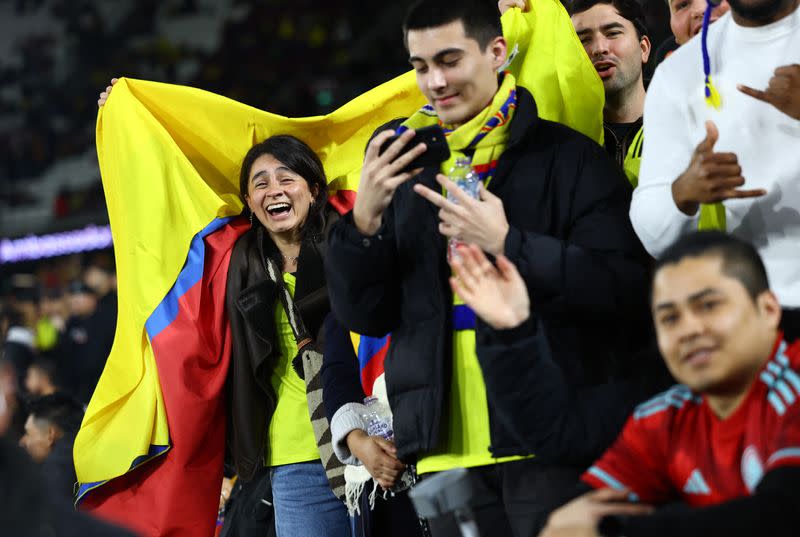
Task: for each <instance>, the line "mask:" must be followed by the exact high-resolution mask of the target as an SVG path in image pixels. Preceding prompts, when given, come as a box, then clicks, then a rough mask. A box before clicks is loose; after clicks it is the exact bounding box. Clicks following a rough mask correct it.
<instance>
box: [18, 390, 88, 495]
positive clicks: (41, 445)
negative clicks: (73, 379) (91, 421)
mask: <svg viewBox="0 0 800 537" xmlns="http://www.w3.org/2000/svg"><path fill="white" fill-rule="evenodd" d="M82 419H83V408H81V406H80V405H79V404H78V403H77V402H76V401H75V400H74V399H72V398H71V397H69V396H68V395H65V394H61V393H56V394H51V395H46V396H44V397H38V398H35V399H32V400H31V401H30V402H29V403H28V418H27V420H26V421H25V435H24V436H23V437H22V439H20V442H19V443H20V446H22V447H23V448H25V451H27V452H28V454H29V455H30V456H31V458H32V459H33V460H34V461H35V462H37V463H39V464H41V465H42V472H43V474H44V478H45V480H46V481H47V483H48V485H49V488H50V490H51V491H52V493H53V499H54V500H55V501H64V502H67V503H68V502H70V501H71V500H72V497H73V489H74V486H75V482H76V481H77V478H76V477H75V465H74V463H73V462H72V446H73V444H74V443H75V435H76V434H77V433H78V429H79V428H80V426H81V420H82Z"/></svg>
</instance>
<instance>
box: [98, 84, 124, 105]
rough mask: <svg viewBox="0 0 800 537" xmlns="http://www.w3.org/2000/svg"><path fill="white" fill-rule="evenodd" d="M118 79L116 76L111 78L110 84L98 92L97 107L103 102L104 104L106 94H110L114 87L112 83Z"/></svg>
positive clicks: (106, 97)
mask: <svg viewBox="0 0 800 537" xmlns="http://www.w3.org/2000/svg"><path fill="white" fill-rule="evenodd" d="M118 80H119V79H118V78H112V79H111V85H109V86H106V89H105V91H103V92H101V93H100V97H99V98H98V99H97V107H98V108H99V107H101V106H103V105H104V104H106V101H107V100H108V96H109V95H111V90H112V89H114V84H116V83H117V81H118Z"/></svg>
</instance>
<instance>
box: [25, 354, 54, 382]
mask: <svg viewBox="0 0 800 537" xmlns="http://www.w3.org/2000/svg"><path fill="white" fill-rule="evenodd" d="M28 367H35V368H36V369H38V370H39V371H41V372H42V373H43V374H44V375H45V376H46V377H47V378H49V379H50V382H51V383H52V384H53V385H55V384H56V377H57V375H58V372H59V371H58V369H59V368H58V363H57V362H56V361H55V360H54V359H52V358H49V357H46V356H40V357H38V358H36V359H34V360H33V362H32V363H31V365H29V366H28Z"/></svg>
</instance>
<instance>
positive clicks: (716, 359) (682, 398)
mask: <svg viewBox="0 0 800 537" xmlns="http://www.w3.org/2000/svg"><path fill="white" fill-rule="evenodd" d="M462 257H463V261H462V262H461V263H457V264H456V265H455V266H454V269H455V273H456V275H457V276H458V279H454V280H453V281H452V283H453V286H454V289H456V291H457V292H458V293H459V296H461V297H462V298H463V299H464V301H465V302H466V303H467V304H469V305H470V306H471V307H472V308H473V310H475V312H476V314H477V315H478V316H480V317H481V318H482V319H483V320H484V322H486V323H487V324H489V325H490V326H492V327H494V328H496V329H498V330H502V331H504V332H505V333H507V334H508V335H509V337H507V338H506V340H507V342H508V344H507V346H506V347H507V348H506V349H505V350H503V349H499V348H498V349H495V351H496V352H495V353H494V355H493V358H492V359H495V360H503V359H513V360H517V361H518V360H520V359H522V358H524V357H529V358H531V360H529V362H526V364H527V366H528V367H532V368H534V369H536V368H538V369H536V371H532V372H531V375H536V376H539V374H542V375H543V374H545V373H546V372H547V366H546V365H547V360H544V359H543V358H542V356H538V358H537V354H536V353H537V352H540V353H541V351H537V348H536V346H535V345H534V343H535V341H534V339H535V330H533V329H530V330H528V331H527V332H526V331H525V330H524V329H523V327H525V326H526V325H528V324H531V323H530V317H531V311H532V310H533V311H534V312H535V310H536V297H535V296H534V297H531V303H532V307H531V306H530V305H529V302H528V300H527V293H526V292H525V288H524V285H521V281H520V278H519V276H518V275H517V274H516V271H515V270H514V268H513V266H511V265H510V263H509V262H508V261H507V260H506V259H504V258H499V259H498V267H497V269H495V268H494V267H492V266H491V264H490V263H489V261H488V260H486V258H485V256H483V254H482V253H480V252H479V251H477V250H476V251H475V252H472V255H464V256H462ZM521 297H523V298H525V300H522V299H521ZM652 313H653V318H654V322H655V327H656V332H657V335H658V344H659V348H660V350H661V353H662V355H663V357H664V360H665V362H666V365H667V366H668V368H669V370H670V371H671V373H672V374H673V376H674V377H675V378H676V379H677V380H678V381H679V382H681V383H682V384H681V385H678V386H676V387H674V388H672V389H670V390H668V391H667V392H665V393H663V394H661V395H660V396H658V397H655V398H653V399H651V400H650V401H647V402H646V403H644V404H642V405H640V406H639V407H638V408H637V409H636V410H635V411H634V413H633V414H632V415H631V417H630V418H629V419H628V422H627V423H626V425H625V427H624V429H623V430H622V433H621V434H620V436H619V437H618V438H617V440H616V441H615V443H614V444H613V445H612V446H611V447H610V448H609V449H608V450H607V451H606V453H605V454H604V455H603V456H602V457H601V458H600V459H599V460H598V461H596V462H595V464H594V465H593V466H591V468H589V470H587V471H586V473H585V474H584V475H583V477H582V481H583V483H582V487H583V491H586V490H588V488H589V487H591V488H594V489H599V490H595V491H593V492H589V493H587V494H583V495H582V496H580V497H579V498H577V499H575V500H573V501H572V502H570V503H568V504H567V505H565V506H564V507H562V508H561V509H559V510H557V511H555V512H554V513H553V514H552V515H551V516H550V519H549V521H548V525H547V527H546V529H545V530H544V531H543V533H542V534H541V537H545V536H546V537H567V536H569V537H597V536H603V537H611V536H623V535H624V536H626V537H638V536H647V537H659V536H662V535H663V536H672V537H674V536H680V537H693V536H697V537H700V536H702V537H707V536H715V535H720V536H725V537H736V536H755V535H769V536H770V537H773V536H778V535H786V536H788V535H797V532H798V527H800V510H798V507H800V374H799V373H800V342H795V343H787V342H785V341H784V340H783V334H782V333H781V332H780V330H779V328H778V325H779V322H780V318H781V308H780V305H779V303H778V301H777V299H776V297H775V295H774V294H773V293H772V291H770V289H769V283H768V280H767V274H766V270H765V269H764V265H763V263H762V261H761V259H760V257H759V255H758V253H757V251H756V250H755V248H754V247H753V246H751V245H750V244H749V243H746V242H744V241H742V240H740V239H737V238H734V237H732V236H729V235H726V234H724V233H719V232H697V233H694V234H690V235H687V236H684V237H682V238H681V239H679V240H678V242H676V243H675V244H674V245H673V246H672V247H670V248H669V249H668V250H667V251H665V253H664V255H663V256H662V257H661V258H660V259H659V261H658V262H657V264H656V267H655V276H654V279H653V286H652ZM528 332H530V334H528ZM512 333H513V334H514V337H513V341H511V340H510V339H511V338H510V335H511V334H512ZM526 334H528V335H527V336H526ZM495 347H498V345H495ZM534 358H536V359H534ZM484 372H485V373H486V372H487V369H486V368H484ZM485 376H486V385H487V389H488V390H489V391H490V392H491V390H492V388H493V386H494V384H495V382H496V379H495V378H494V377H493V376H492V375H491V374H486V375H485ZM551 377H552V375H551ZM556 380H557V378H556ZM562 384H563V383H562ZM563 389H564V387H563V386H561V385H560V384H559V383H558V382H556V381H552V382H550V391H551V396H552V397H554V398H555V397H556V395H557V393H558V392H559V391H563ZM584 395H585V394H584ZM581 397H582V394H581V393H580V391H579V392H576V393H573V394H572V395H571V398H566V399H565V400H566V401H567V403H565V405H566V406H568V407H569V406H570V405H572V406H576V405H578V404H579V403H580V399H581ZM562 399H564V398H562ZM500 410H502V409H500ZM567 410H569V409H566V410H565V409H563V408H562V409H561V412H562V413H563V412H567ZM582 415H583V414H582ZM556 418H559V419H561V418H563V417H562V416H560V415H559V414H553V419H556ZM583 418H584V420H585V421H590V420H591V419H601V418H602V416H595V417H594V418H592V417H591V416H588V415H583ZM561 421H563V419H562V420H561ZM518 429H519V428H518ZM523 432H524V430H523ZM583 491H581V492H583ZM676 503H684V504H686V505H688V506H690V507H691V508H690V509H685V508H680V509H676V508H675V507H670V508H667V509H662V510H657V511H655V512H653V509H651V508H650V507H649V506H650V505H652V506H660V505H665V504H676ZM633 515H636V516H633Z"/></svg>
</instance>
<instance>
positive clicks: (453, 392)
mask: <svg viewBox="0 0 800 537" xmlns="http://www.w3.org/2000/svg"><path fill="white" fill-rule="evenodd" d="M455 300H456V303H459V302H460V301H459V300H458V298H457V297H456V299H455ZM448 409H449V412H448V415H447V418H446V421H447V431H446V434H445V436H444V438H443V439H442V440H441V441H440V442H439V444H440V447H439V448H437V449H435V450H433V451H431V452H430V453H429V454H427V455H424V456H423V457H421V458H420V459H419V461H418V462H417V473H419V474H426V473H430V472H441V471H444V470H451V469H453V468H460V467H464V468H471V467H474V466H487V465H489V464H496V463H500V462H509V461H516V460H519V459H524V458H527V457H521V456H513V457H501V458H494V457H492V454H491V452H490V451H489V445H490V444H491V439H490V435H489V404H488V402H487V400H486V385H485V384H484V382H483V372H482V371H481V366H480V363H479V362H478V354H477V352H476V350H475V330H454V331H453V373H452V377H451V381H450V401H449V404H448Z"/></svg>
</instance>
